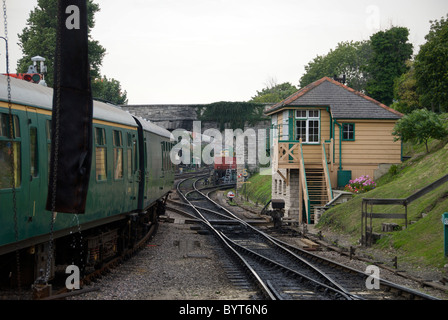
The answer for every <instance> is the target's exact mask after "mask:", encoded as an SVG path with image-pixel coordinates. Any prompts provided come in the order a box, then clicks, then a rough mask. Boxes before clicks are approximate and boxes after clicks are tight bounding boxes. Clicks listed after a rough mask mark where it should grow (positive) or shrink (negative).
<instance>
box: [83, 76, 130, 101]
mask: <svg viewBox="0 0 448 320" xmlns="http://www.w3.org/2000/svg"><path fill="white" fill-rule="evenodd" d="M92 93H93V98H97V99H102V100H106V101H108V102H111V103H114V104H117V105H124V104H127V103H128V99H127V92H126V90H125V91H124V92H123V91H122V89H121V85H120V82H119V81H117V80H115V79H113V78H111V79H107V77H106V76H103V77H102V78H101V79H95V80H94V81H92Z"/></svg>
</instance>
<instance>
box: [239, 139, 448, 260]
mask: <svg viewBox="0 0 448 320" xmlns="http://www.w3.org/2000/svg"><path fill="white" fill-rule="evenodd" d="M446 142H447V141H444V142H440V141H437V140H435V141H432V142H431V149H430V153H429V154H426V151H425V146H424V145H416V146H412V145H404V149H403V154H404V155H407V156H411V158H410V159H409V160H407V161H405V162H403V163H402V164H400V165H398V166H394V167H393V168H392V169H391V170H390V171H389V173H387V174H386V175H384V176H383V177H381V178H380V179H379V180H378V181H376V182H377V185H378V186H377V188H376V189H374V190H372V191H370V192H367V193H364V194H359V195H355V196H354V197H353V199H352V200H351V201H349V202H347V203H344V204H340V205H338V206H336V207H334V208H332V209H330V210H328V211H327V212H326V213H325V214H324V215H323V216H322V218H321V219H320V221H319V224H318V225H317V227H318V228H329V229H331V230H333V231H335V232H338V233H343V234H345V235H347V236H349V237H350V238H351V239H352V242H353V244H357V243H358V240H359V239H360V235H361V203H362V198H406V197H408V196H410V195H411V194H413V193H414V192H416V191H418V190H419V189H421V188H423V187H425V186H426V185H428V184H430V183H432V182H434V181H436V180H437V179H439V178H440V177H442V176H444V175H446V174H448V144H447V143H446ZM249 181H250V182H251V183H249V184H247V185H246V193H247V194H248V195H249V197H250V198H251V200H252V201H254V202H255V201H258V202H259V203H266V202H267V201H269V199H270V196H271V176H270V175H265V176H263V175H258V174H257V175H254V176H253V177H251V178H250V180H249ZM374 210H375V211H374V212H382V213H404V208H403V207H402V206H375V207H374ZM444 212H448V183H446V184H444V185H442V186H440V187H439V188H437V189H435V190H434V191H432V192H430V193H429V194H427V195H425V196H423V197H421V198H420V199H418V200H416V201H414V202H413V203H411V204H410V205H409V206H408V228H407V229H403V230H400V231H395V232H391V233H388V234H387V236H386V237H384V238H383V239H381V240H380V241H379V242H378V243H377V244H376V245H375V246H377V247H379V248H392V249H395V250H397V255H399V258H400V259H403V260H402V261H407V262H409V263H418V264H420V265H428V266H434V267H439V268H440V267H442V266H443V265H445V264H447V263H448V259H447V258H445V257H444V255H443V252H444V248H443V240H444V239H443V236H444V235H443V226H442V223H441V216H442V214H443V213H444ZM410 221H412V222H413V223H412V224H411V223H410ZM382 222H394V223H398V224H399V225H400V226H401V227H403V226H404V221H403V220H402V219H401V220H397V219H394V220H384V219H374V232H380V231H381V223H382Z"/></svg>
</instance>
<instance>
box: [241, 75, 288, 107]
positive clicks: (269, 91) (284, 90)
mask: <svg viewBox="0 0 448 320" xmlns="http://www.w3.org/2000/svg"><path fill="white" fill-rule="evenodd" d="M296 91H297V88H296V87H295V86H293V85H292V84H291V83H290V82H284V83H282V84H276V83H275V80H272V81H270V82H269V83H268V84H267V86H266V88H264V89H262V90H261V91H258V90H257V94H256V95H255V96H254V97H252V99H251V100H250V101H249V102H252V103H277V102H280V101H282V100H284V99H286V98H287V97H289V96H290V95H292V94H294V93H295V92H296Z"/></svg>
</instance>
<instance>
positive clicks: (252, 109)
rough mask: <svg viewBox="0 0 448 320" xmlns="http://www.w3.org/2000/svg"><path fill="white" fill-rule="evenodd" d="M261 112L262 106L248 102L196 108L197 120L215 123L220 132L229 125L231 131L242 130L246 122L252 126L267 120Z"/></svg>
mask: <svg viewBox="0 0 448 320" xmlns="http://www.w3.org/2000/svg"><path fill="white" fill-rule="evenodd" d="M263 111H264V105H263V104H260V103H250V102H226V101H221V102H215V103H211V104H208V105H201V106H198V108H197V113H198V119H199V120H200V121H215V122H217V123H218V125H219V130H220V131H223V130H224V129H225V128H226V125H229V126H230V128H231V129H243V128H244V125H245V124H246V122H248V123H249V124H250V125H254V124H256V123H257V122H259V121H264V120H267V118H266V117H265V116H264V114H263Z"/></svg>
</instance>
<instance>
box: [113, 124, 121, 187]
mask: <svg viewBox="0 0 448 320" xmlns="http://www.w3.org/2000/svg"><path fill="white" fill-rule="evenodd" d="M113 133H114V136H113V140H114V141H113V144H114V179H115V180H117V179H123V140H122V135H121V131H117V130H114V131H113Z"/></svg>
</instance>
